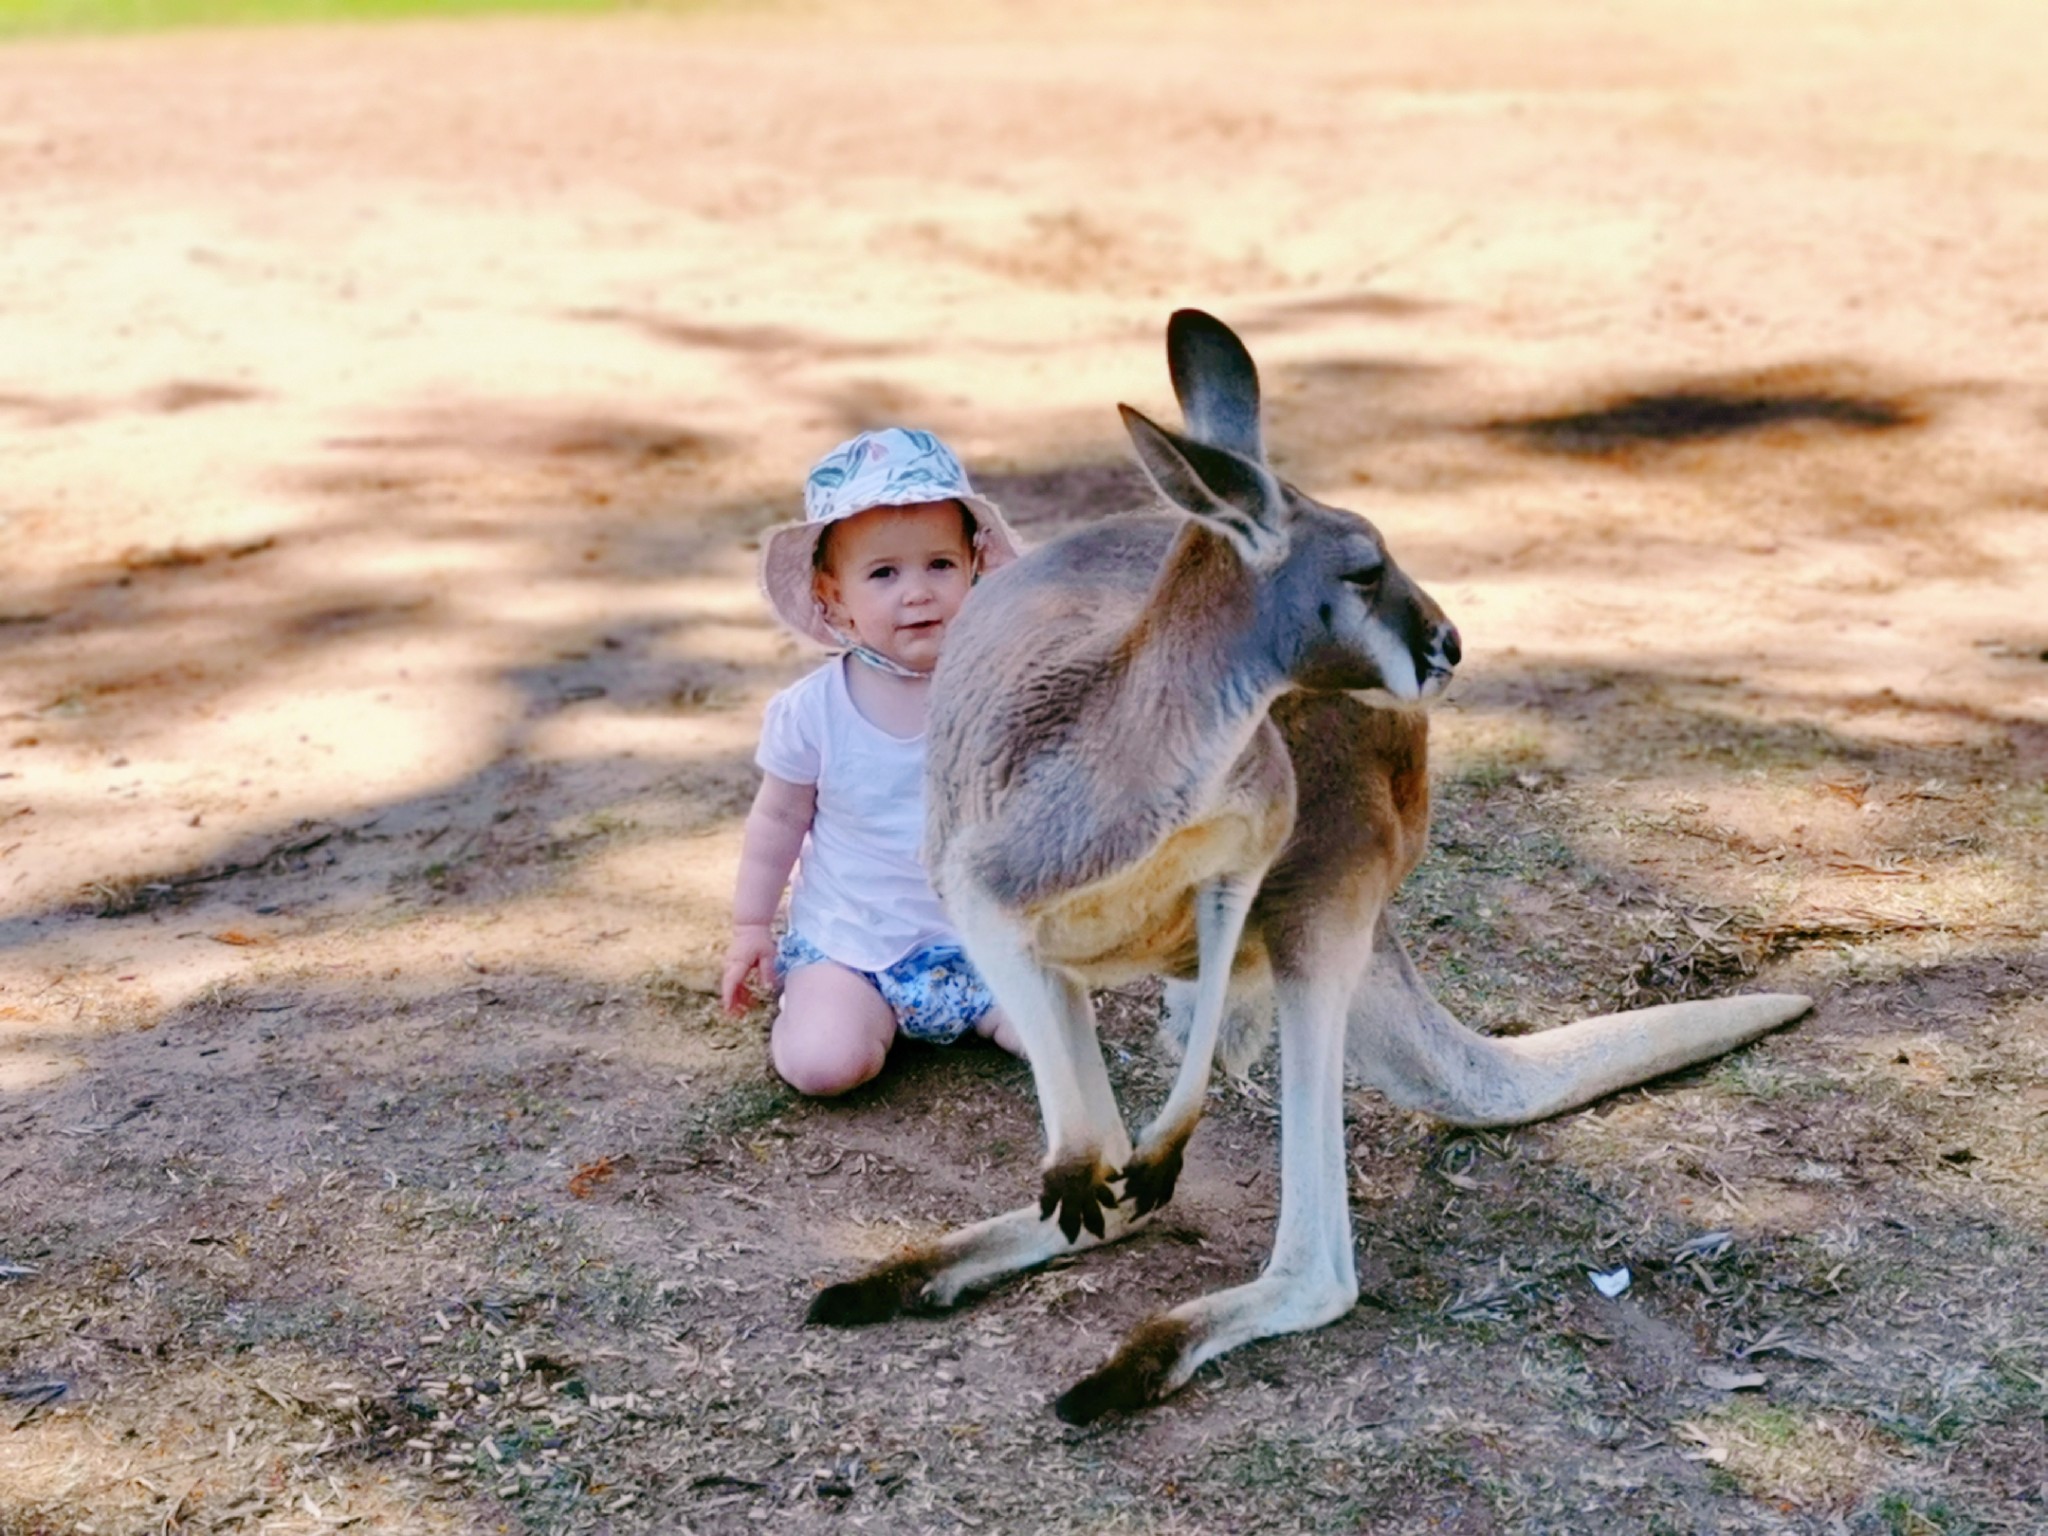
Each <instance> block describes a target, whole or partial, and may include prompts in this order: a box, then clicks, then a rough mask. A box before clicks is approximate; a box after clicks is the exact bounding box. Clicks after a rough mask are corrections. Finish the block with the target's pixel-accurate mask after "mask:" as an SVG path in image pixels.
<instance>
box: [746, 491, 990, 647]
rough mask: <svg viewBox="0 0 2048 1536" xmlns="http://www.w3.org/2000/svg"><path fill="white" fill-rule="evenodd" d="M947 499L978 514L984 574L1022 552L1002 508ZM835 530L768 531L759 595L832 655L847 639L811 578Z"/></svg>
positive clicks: (803, 526) (981, 499) (800, 526)
mask: <svg viewBox="0 0 2048 1536" xmlns="http://www.w3.org/2000/svg"><path fill="white" fill-rule="evenodd" d="M930 499H931V498H930V496H929V494H928V493H927V494H925V495H921V496H918V497H916V498H915V499H914V500H912V501H906V502H887V501H878V502H874V503H871V504H870V505H868V506H865V507H862V508H861V509H860V510H861V511H862V512H872V511H873V510H874V509H875V508H876V507H887V506H914V505H916V504H917V503H918V502H922V501H927V500H930ZM944 499H945V500H947V501H957V502H959V503H960V504H961V505H962V506H964V507H966V508H967V510H968V511H970V512H972V513H973V514H974V523H975V528H976V530H977V531H976V534H975V549H976V553H977V554H979V556H980V557H981V574H982V575H984V576H986V575H987V574H988V573H989V572H990V571H998V570H1001V569H1002V568H1003V567H1004V566H1006V565H1008V564H1009V563H1010V562H1011V561H1012V560H1015V559H1016V558H1017V556H1018V555H1019V554H1021V553H1022V552H1023V548H1022V546H1021V545H1020V544H1019V543H1018V541H1017V535H1016V532H1015V530H1013V529H1012V528H1011V527H1010V524H1009V522H1008V521H1007V520H1006V519H1005V518H1004V517H1003V514H1002V511H1001V509H1000V508H998V507H997V506H996V504H995V503H994V502H992V501H990V500H989V499H988V498H987V497H985V496H976V495H974V494H972V493H959V494H955V495H952V496H948V497H945V498H944ZM848 516H856V517H857V516H859V513H849V514H848ZM844 520H845V519H843V518H840V519H835V521H841V522H843V521H844ZM831 526H832V524H831V523H830V522H815V523H812V522H803V523H781V524H778V525H777V526H776V527H774V528H771V529H769V530H768V533H767V536H766V537H765V538H763V539H762V541H761V595H762V596H763V597H765V598H767V599H768V606H769V607H770V608H772V609H774V610H775V616H776V617H777V618H778V619H780V620H782V622H783V623H784V624H785V625H787V626H788V627H789V628H790V629H791V630H792V631H793V632H795V633H796V634H797V635H799V636H801V637H802V638H803V639H805V640H809V641H811V642H812V643H813V644H814V645H821V646H823V647H824V648H825V649H826V650H828V651H838V650H844V649H845V648H846V641H845V639H844V638H843V637H842V636H840V635H839V634H837V633H835V632H834V631H833V629H832V626H831V625H830V624H828V623H826V622H825V610H824V609H823V608H822V607H821V606H820V605H819V603H818V597H817V593H816V591H815V589H814V588H813V586H812V574H813V572H814V571H815V570H816V569H817V566H816V560H817V549H818V540H819V539H820V538H822V537H823V536H824V533H825V530H826V529H827V528H829V527H831Z"/></svg>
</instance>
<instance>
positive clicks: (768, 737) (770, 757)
mask: <svg viewBox="0 0 2048 1536" xmlns="http://www.w3.org/2000/svg"><path fill="white" fill-rule="evenodd" d="M810 691H811V690H808V689H804V688H801V687H798V688H786V689H784V690H783V691H782V692H781V693H778V694H777V695H775V697H774V698H772V699H770V700H769V701H768V709H767V712H766V713H765V714H764V715H763V716H762V717H761V745H760V746H759V747H758V748H756V749H755V751H754V764H755V766H756V767H758V768H760V769H761V770H762V771H763V772H765V773H772V774H774V775H775V777H777V778H778V779H787V780H788V781H789V782H790V783H792V784H815V783H817V782H818V774H819V771H820V769H821V767H822V765H823V761H824V760H823V756H822V754H821V753H820V751H819V747H820V745H821V742H820V738H821V737H822V736H823V734H824V732H823V729H822V727H823V724H824V722H823V721H822V720H820V719H819V718H818V712H817V711H816V710H814V709H807V708H805V704H806V702H807V698H806V695H807V694H809V693H810Z"/></svg>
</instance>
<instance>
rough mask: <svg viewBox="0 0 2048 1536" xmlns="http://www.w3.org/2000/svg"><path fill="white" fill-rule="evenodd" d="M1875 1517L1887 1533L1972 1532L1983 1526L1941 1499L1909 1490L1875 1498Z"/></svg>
mask: <svg viewBox="0 0 2048 1536" xmlns="http://www.w3.org/2000/svg"><path fill="white" fill-rule="evenodd" d="M1877 1517H1878V1519H1880V1520H1882V1521H1883V1522H1884V1526H1883V1529H1884V1530H1885V1531H1886V1532H1887V1533H1888V1536H1976V1533H1977V1532H1979V1531H1981V1530H1983V1529H1984V1526H1983V1524H1982V1522H1980V1521H1978V1520H1977V1519H1976V1518H1975V1517H1973V1516H1971V1515H1967V1514H1964V1513H1962V1512H1961V1511H1959V1510H1955V1509H1951V1508H1950V1507H1949V1505H1948V1503H1947V1501H1946V1500H1944V1499H1927V1498H1922V1497H1921V1496H1920V1495H1918V1494H1911V1493H1887V1494H1885V1495H1884V1496H1883V1497H1882V1498H1880V1499H1879V1500H1878V1501H1877Z"/></svg>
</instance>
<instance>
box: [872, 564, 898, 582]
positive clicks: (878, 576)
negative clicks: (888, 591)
mask: <svg viewBox="0 0 2048 1536" xmlns="http://www.w3.org/2000/svg"><path fill="white" fill-rule="evenodd" d="M895 574H896V567H895V566H893V565H878V566H876V567H875V568H874V569H873V570H872V571H869V572H868V580H869V581H887V580H888V579H889V578H890V577H892V576H894V575H895Z"/></svg>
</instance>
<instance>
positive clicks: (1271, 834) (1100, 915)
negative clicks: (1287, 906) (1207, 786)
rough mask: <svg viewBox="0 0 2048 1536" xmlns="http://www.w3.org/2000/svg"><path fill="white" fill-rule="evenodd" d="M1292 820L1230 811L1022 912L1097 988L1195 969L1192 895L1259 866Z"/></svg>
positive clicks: (1065, 962)
mask: <svg viewBox="0 0 2048 1536" xmlns="http://www.w3.org/2000/svg"><path fill="white" fill-rule="evenodd" d="M1288 820H1289V818H1286V817H1284V816H1280V815H1276V814H1274V813H1273V809H1272V808H1269V809H1268V810H1267V811H1266V812H1265V814H1256V813H1253V814H1243V813H1236V812H1233V813H1229V814H1225V815H1219V816H1214V817H1211V818H1209V819H1207V820H1204V821H1200V822H1197V823H1195V824H1194V825H1193V826H1188V827H1183V828H1181V829H1180V830H1179V831H1177V832H1174V833H1172V834H1171V835H1169V836H1168V837H1166V838H1165V839H1164V840H1163V841H1161V842H1160V843H1159V845H1158V846H1157V847H1156V848H1154V849H1153V851H1152V852H1151V854H1150V855H1149V856H1147V857H1146V858H1144V859H1142V860H1140V861H1139V862H1137V863H1135V864H1130V865H1126V866H1125V867H1124V868H1122V869H1120V870H1118V871H1116V872H1115V873H1114V874H1112V875H1109V876H1107V877H1105V878H1103V879H1101V880H1097V881H1094V882H1093V883H1091V884H1089V885H1085V886H1082V887H1080V888H1079V889H1076V890H1072V891H1063V892H1061V893H1060V894H1058V895H1056V896H1050V897H1047V898H1046V899H1044V900H1043V901H1040V902H1037V903H1035V904H1034V905H1033V906H1031V907H1030V908H1028V909H1027V910H1026V912H1025V914H1024V915H1025V919H1026V921H1027V922H1028V924H1029V925H1030V931H1031V939H1032V945H1033V948H1034V949H1035V951H1036V952H1037V955H1038V958H1039V960H1040V961H1041V962H1043V963H1044V964H1046V965H1049V966H1057V967H1058V968H1060V969H1061V970H1064V971H1067V972H1068V973H1070V974H1071V975H1073V976H1075V977H1076V978H1077V979H1079V980H1081V981H1083V982H1085V983H1087V984H1088V985H1090V986H1117V985H1120V984H1122V983H1124V982H1128V981H1134V980H1136V979H1137V978H1139V977H1142V976H1185V975H1191V974H1193V972H1194V969H1195V960H1196V950H1195V894H1196V892H1197V891H1198V890H1199V889H1200V888H1201V887H1203V886H1205V885H1207V884H1208V883H1209V882H1211V881H1213V880H1217V879H1219V878H1222V877H1223V876H1226V875H1232V874H1247V873H1249V874H1254V875H1256V874H1257V873H1259V872H1262V871H1263V870H1264V869H1265V868H1266V866H1267V865H1268V864H1270V863H1271V862H1272V860H1273V857H1274V855H1275V854H1277V853H1278V852H1279V850H1280V846H1281V844H1282V843H1283V842H1284V841H1285V840H1286V836H1287V829H1288Z"/></svg>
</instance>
